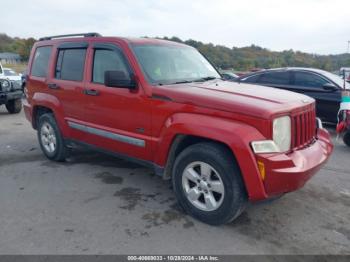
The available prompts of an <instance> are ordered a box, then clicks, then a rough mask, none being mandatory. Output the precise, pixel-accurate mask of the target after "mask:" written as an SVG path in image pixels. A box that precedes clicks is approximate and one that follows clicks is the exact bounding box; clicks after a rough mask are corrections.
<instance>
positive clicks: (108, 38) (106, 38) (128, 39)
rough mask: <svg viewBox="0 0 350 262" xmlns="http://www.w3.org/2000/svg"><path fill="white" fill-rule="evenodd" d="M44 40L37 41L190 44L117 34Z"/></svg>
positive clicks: (47, 42) (44, 43)
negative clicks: (119, 35)
mask: <svg viewBox="0 0 350 262" xmlns="http://www.w3.org/2000/svg"><path fill="white" fill-rule="evenodd" d="M41 39H42V40H39V41H38V42H37V43H40V44H39V45H40V46H42V45H46V44H51V43H65V42H81V41H84V40H85V41H86V40H97V41H98V42H103V41H124V42H126V43H128V44H135V45H138V44H140V45H147V44H149V45H152V44H153V45H175V46H187V47H190V46H188V45H185V44H182V43H178V42H174V41H169V40H163V39H157V38H146V37H144V38H136V37H117V36H94V37H89V36H88V37H69V36H68V37H61V38H52V39H49V37H43V38H41Z"/></svg>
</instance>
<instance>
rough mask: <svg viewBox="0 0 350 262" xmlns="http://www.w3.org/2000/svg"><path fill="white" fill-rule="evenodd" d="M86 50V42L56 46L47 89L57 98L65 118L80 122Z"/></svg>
mask: <svg viewBox="0 0 350 262" xmlns="http://www.w3.org/2000/svg"><path fill="white" fill-rule="evenodd" d="M87 48H88V43H87V42H74V43H62V44H59V45H58V46H57V50H56V53H55V60H54V61H55V64H54V72H53V76H52V78H51V79H50V81H49V82H48V84H47V87H48V88H49V89H51V92H52V94H54V95H55V96H57V97H58V98H59V100H60V103H61V105H62V108H63V114H64V116H65V118H69V119H76V120H81V119H82V118H83V116H84V109H83V108H84V98H85V97H84V94H83V91H84V85H85V83H84V81H85V80H84V72H85V64H86V63H85V60H86V53H87Z"/></svg>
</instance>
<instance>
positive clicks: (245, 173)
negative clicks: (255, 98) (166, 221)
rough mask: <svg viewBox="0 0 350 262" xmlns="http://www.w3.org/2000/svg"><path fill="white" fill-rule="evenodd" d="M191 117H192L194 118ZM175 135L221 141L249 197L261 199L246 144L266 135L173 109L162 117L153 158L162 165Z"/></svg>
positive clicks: (227, 121)
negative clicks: (234, 161) (237, 167)
mask: <svg viewBox="0 0 350 262" xmlns="http://www.w3.org/2000/svg"><path fill="white" fill-rule="evenodd" d="M194 119H195V121H194ZM178 135H183V136H186V135H190V136H197V137H201V138H205V139H209V140H213V141H217V142H220V143H223V144H225V145H226V146H227V147H228V148H230V149H231V151H232V153H233V155H234V157H235V158H236V160H237V163H238V165H239V168H240V170H241V173H242V177H243V180H244V183H245V186H246V189H247V193H248V196H249V199H251V200H260V199H265V198H266V197H267V194H266V192H265V189H264V185H263V182H262V180H261V178H260V173H259V170H258V167H257V163H256V158H255V155H254V153H253V151H252V149H251V147H250V142H251V141H253V140H264V139H266V138H265V137H264V136H263V135H262V134H261V133H260V132H259V131H258V130H257V129H256V128H254V127H252V126H250V125H247V124H244V123H240V122H237V121H233V120H230V119H224V118H217V117H213V116H206V115H200V114H193V113H177V114H174V115H172V116H171V117H169V118H168V119H167V120H166V121H165V125H164V127H163V129H162V131H161V133H160V137H159V140H158V145H157V148H156V150H155V154H154V155H155V159H154V162H155V163H156V164H157V165H159V166H166V164H167V161H168V158H169V152H170V150H171V147H172V145H173V142H174V141H175V139H176V137H177V136H178Z"/></svg>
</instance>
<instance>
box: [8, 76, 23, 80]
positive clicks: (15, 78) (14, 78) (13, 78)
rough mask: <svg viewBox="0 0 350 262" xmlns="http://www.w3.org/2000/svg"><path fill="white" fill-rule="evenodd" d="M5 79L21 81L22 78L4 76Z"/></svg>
mask: <svg viewBox="0 0 350 262" xmlns="http://www.w3.org/2000/svg"><path fill="white" fill-rule="evenodd" d="M5 78H6V79H8V80H10V81H21V80H22V77H21V76H19V75H18V76H5Z"/></svg>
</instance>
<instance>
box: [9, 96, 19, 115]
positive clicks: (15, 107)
mask: <svg viewBox="0 0 350 262" xmlns="http://www.w3.org/2000/svg"><path fill="white" fill-rule="evenodd" d="M6 109H7V111H8V112H9V113H10V114H18V113H19V112H21V110H22V100H21V99H14V100H10V101H8V102H7V103H6Z"/></svg>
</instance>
